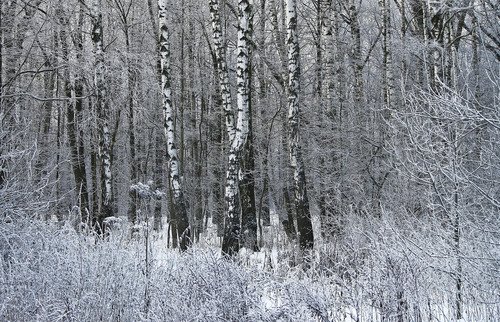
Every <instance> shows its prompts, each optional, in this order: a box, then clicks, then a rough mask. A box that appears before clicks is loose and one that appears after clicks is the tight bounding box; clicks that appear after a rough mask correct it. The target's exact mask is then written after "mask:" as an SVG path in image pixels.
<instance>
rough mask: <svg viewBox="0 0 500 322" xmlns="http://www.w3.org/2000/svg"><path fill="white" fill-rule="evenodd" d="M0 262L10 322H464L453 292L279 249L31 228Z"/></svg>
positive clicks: (10, 235)
mask: <svg viewBox="0 0 500 322" xmlns="http://www.w3.org/2000/svg"><path fill="white" fill-rule="evenodd" d="M214 241H215V240H214ZM330 246H331V245H330ZM0 252H1V255H2V256H0V266H1V268H2V269H1V270H0V285H1V287H0V320H1V321H342V322H351V321H374V322H375V321H457V318H456V308H455V307H454V304H455V297H454V294H453V293H451V292H450V291H448V290H446V289H439V288H434V289H433V288H429V289H424V288H423V287H420V288H417V291H415V289H408V288H401V289H398V288H396V289H394V287H395V285H392V284H391V283H389V282H388V280H387V279H384V278H383V276H382V275H379V276H378V278H379V280H375V276H376V275H372V276H371V277H370V276H369V275H367V274H364V273H363V272H364V271H362V270H359V271H358V272H357V273H354V271H352V272H351V273H347V272H344V274H343V275H339V273H338V271H336V270H335V269H334V268H333V267H332V268H331V269H329V268H328V267H327V266H326V264H325V263H326V262H325V261H322V260H320V259H318V258H317V257H316V256H312V259H310V260H309V264H308V265H307V266H308V267H307V268H305V267H304V265H297V264H296V262H297V257H296V256H295V257H294V250H293V249H290V248H289V247H288V248H286V247H285V246H282V245H279V244H275V245H274V246H272V247H270V248H263V249H262V251H261V252H258V253H250V252H247V251H242V252H241V254H240V256H239V257H238V258H235V259H234V260H227V259H223V258H222V257H221V255H220V249H219V248H218V247H216V245H211V244H208V243H201V244H197V245H195V246H194V247H193V248H192V249H190V250H189V251H188V252H186V253H184V254H181V253H179V251H178V250H176V249H171V248H168V247H167V240H166V238H164V236H163V237H162V236H160V235H157V234H154V233H152V232H149V231H146V230H144V231H142V232H140V233H139V234H138V236H136V237H134V238H131V237H130V233H129V230H128V228H118V229H116V230H114V231H112V232H111V234H110V235H109V236H108V237H107V239H106V240H97V239H96V238H95V236H93V235H92V234H85V233H82V232H80V233H77V232H76V231H75V230H74V228H73V227H71V226H70V225H64V226H61V225H58V224H55V223H54V224H50V223H46V222H42V221H37V220H22V221H19V222H10V223H4V224H2V225H0ZM396 286H397V285H396ZM491 295H492V297H491V300H492V301H491V303H486V302H483V301H482V300H481V299H479V298H478V299H477V300H476V301H472V300H471V299H470V298H464V299H463V307H462V312H463V316H462V319H461V320H463V321H498V318H499V317H500V305H499V304H498V301H496V303H495V296H498V295H495V294H491ZM496 300H498V298H496Z"/></svg>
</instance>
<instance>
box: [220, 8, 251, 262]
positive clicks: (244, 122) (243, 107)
mask: <svg viewBox="0 0 500 322" xmlns="http://www.w3.org/2000/svg"><path fill="white" fill-rule="evenodd" d="M250 2H251V1H248V0H239V1H238V20H239V23H238V49H237V66H236V78H237V102H238V118H237V122H236V127H235V134H234V138H233V139H232V140H231V141H230V142H231V146H230V149H229V158H228V169H227V174H226V189H225V199H226V207H227V209H226V211H227V214H226V225H225V229H224V237H223V240H222V253H223V254H225V255H228V256H232V255H234V254H236V253H238V251H239V248H240V235H241V227H240V211H241V205H240V202H239V196H238V192H239V191H238V184H239V178H238V175H239V170H240V160H241V152H242V149H243V146H244V144H245V142H246V140H247V136H248V129H249V122H248V121H249V93H250V86H249V66H248V64H249V44H250V37H251V29H250V19H251V11H252V6H251V3H250ZM223 96H224V94H223ZM223 100H224V98H223ZM226 120H227V118H226Z"/></svg>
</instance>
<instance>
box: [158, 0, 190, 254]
mask: <svg viewBox="0 0 500 322" xmlns="http://www.w3.org/2000/svg"><path fill="white" fill-rule="evenodd" d="M158 18H159V27H160V28H159V37H160V39H159V42H160V56H161V58H160V59H161V90H162V96H163V129H164V131H165V137H166V139H167V156H168V165H169V170H170V178H169V183H170V188H171V191H172V197H173V198H172V202H173V207H172V208H171V209H172V210H173V211H174V214H172V218H173V221H174V224H175V225H174V227H175V228H176V230H177V231H172V234H177V235H178V241H179V246H180V249H181V250H183V251H184V250H186V249H187V248H188V247H189V245H190V244H191V229H190V225H189V218H188V213H187V209H186V208H187V207H186V201H185V198H184V192H183V190H182V185H181V177H180V173H179V172H180V164H179V159H178V156H177V148H176V142H175V129H174V116H173V106H172V87H171V83H170V81H171V78H170V43H169V37H170V34H169V29H168V23H167V1H166V0H158Z"/></svg>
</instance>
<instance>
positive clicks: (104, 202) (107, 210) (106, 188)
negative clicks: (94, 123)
mask: <svg viewBox="0 0 500 322" xmlns="http://www.w3.org/2000/svg"><path fill="white" fill-rule="evenodd" d="M92 43H93V44H94V54H95V66H94V73H95V75H94V86H95V89H96V103H95V104H96V109H97V117H98V135H99V159H100V166H101V178H100V184H101V202H100V209H99V213H98V214H97V216H96V218H95V224H97V226H98V229H101V231H102V232H104V227H103V222H104V219H105V218H106V217H110V216H111V215H112V213H113V209H112V197H111V193H112V187H111V184H112V178H111V155H110V154H111V153H110V145H111V135H110V129H109V105H108V101H107V92H106V84H105V82H106V76H105V73H106V66H105V62H104V47H103V27H102V13H101V1H100V0H96V1H94V8H93V16H92Z"/></svg>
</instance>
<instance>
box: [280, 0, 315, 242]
mask: <svg viewBox="0 0 500 322" xmlns="http://www.w3.org/2000/svg"><path fill="white" fill-rule="evenodd" d="M286 18H287V44H288V74H289V76H288V127H289V138H288V139H289V150H290V165H291V168H292V171H293V180H294V196H295V208H296V213H297V228H298V231H299V243H300V246H301V248H302V249H310V248H312V247H313V245H314V237H313V231H312V224H311V216H310V212H309V201H308V198H307V188H306V177H305V170H304V163H303V160H302V151H301V146H300V109H299V92H300V65H299V39H298V35H297V2H296V0H287V15H286Z"/></svg>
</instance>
